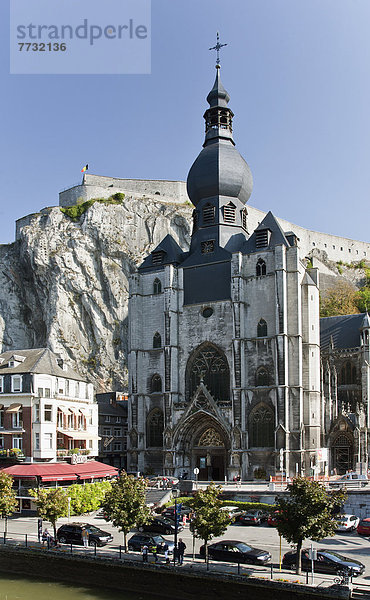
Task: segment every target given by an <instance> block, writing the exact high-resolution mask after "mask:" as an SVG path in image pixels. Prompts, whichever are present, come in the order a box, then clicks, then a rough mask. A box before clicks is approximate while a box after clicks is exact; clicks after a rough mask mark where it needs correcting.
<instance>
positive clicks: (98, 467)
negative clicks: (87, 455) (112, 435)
mask: <svg viewBox="0 0 370 600" xmlns="http://www.w3.org/2000/svg"><path fill="white" fill-rule="evenodd" d="M74 469H75V473H76V475H78V477H79V478H80V479H97V478H99V477H117V476H118V469H116V467H111V466H110V465H105V464H104V463H101V462H98V461H96V460H91V461H89V462H86V463H81V464H79V465H74Z"/></svg>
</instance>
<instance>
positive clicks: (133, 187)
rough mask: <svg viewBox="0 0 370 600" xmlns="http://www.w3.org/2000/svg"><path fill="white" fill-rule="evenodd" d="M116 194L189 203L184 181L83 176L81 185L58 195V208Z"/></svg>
mask: <svg viewBox="0 0 370 600" xmlns="http://www.w3.org/2000/svg"><path fill="white" fill-rule="evenodd" d="M116 192H123V193H125V194H127V195H129V196H140V197H141V198H142V197H143V196H161V200H164V201H166V200H167V201H168V200H170V201H171V202H178V203H180V204H181V203H183V202H186V201H189V198H188V195H187V193H186V183H185V182H184V181H165V180H146V179H118V178H117V177H104V176H101V175H89V174H85V175H84V178H83V181H82V184H81V185H77V186H74V187H72V188H69V189H68V190H64V191H62V192H60V194H59V206H63V207H66V206H73V205H74V204H76V203H77V201H81V200H82V201H85V200H90V199H91V198H108V197H109V196H111V195H112V194H115V193H116Z"/></svg>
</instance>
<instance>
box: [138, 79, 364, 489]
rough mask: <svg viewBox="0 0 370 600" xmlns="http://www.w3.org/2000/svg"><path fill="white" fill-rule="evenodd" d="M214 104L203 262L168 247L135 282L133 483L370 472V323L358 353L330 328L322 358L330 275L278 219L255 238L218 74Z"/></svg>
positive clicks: (198, 189)
mask: <svg viewBox="0 0 370 600" xmlns="http://www.w3.org/2000/svg"><path fill="white" fill-rule="evenodd" d="M207 100H208V103H209V108H208V109H207V110H206V112H205V114H204V118H205V122H206V135H205V142H204V146H203V150H202V151H201V152H200V154H199V156H198V157H197V159H196V160H195V162H194V164H193V166H192V167H191V169H190V172H189V175H188V181H187V192H188V196H189V198H190V200H191V202H192V203H193V205H194V211H193V232H192V238H191V245H190V250H189V251H188V252H184V251H183V250H182V249H181V248H180V247H179V246H178V244H177V243H176V241H175V240H174V239H173V238H172V237H171V236H169V235H168V236H166V237H165V239H164V240H163V241H162V242H161V243H160V244H159V245H158V247H157V248H155V249H154V250H153V251H152V252H151V254H150V255H149V256H148V257H147V258H146V259H145V260H144V262H143V263H142V265H141V266H140V267H139V269H138V270H137V272H136V273H135V274H133V275H132V277H131V282H130V299H129V394H130V395H129V448H128V469H129V470H130V471H140V472H150V471H151V472H156V473H165V474H168V475H181V474H182V473H184V472H186V473H188V474H189V475H191V474H192V473H193V470H194V468H195V467H198V468H199V478H200V479H202V480H203V479H205V480H211V479H213V480H223V479H224V478H225V477H227V478H228V479H230V478H232V477H233V476H234V475H237V474H240V475H241V476H242V478H243V479H246V478H253V477H256V476H260V475H262V476H263V475H266V476H269V475H274V474H275V473H276V472H277V471H279V469H280V467H281V464H282V465H283V469H284V470H286V471H287V472H288V473H289V474H291V475H292V474H295V473H304V474H310V473H311V472H312V469H313V468H314V467H316V470H317V471H324V470H325V469H326V470H327V471H328V469H330V470H332V469H334V468H336V469H337V470H338V472H342V471H345V470H347V469H349V468H354V467H356V465H357V463H361V464H364V463H366V464H367V458H366V457H367V452H368V450H367V422H368V416H369V395H370V394H369V381H370V378H369V331H370V322H369V319H368V317H367V315H354V316H355V317H357V320H356V322H355V321H353V323H352V324H351V325H352V326H353V327H352V328H355V329H356V327H357V330H356V335H357V337H356V336H352V342H355V344H356V345H355V346H354V347H352V348H350V347H348V348H342V347H341V345H343V344H345V343H347V342H348V341H349V337H348V336H347V337H346V336H342V337H341V336H340V335H339V337H338V336H337V338H338V339H337V338H336V334H335V332H334V333H333V334H329V333H328V332H329V330H330V323H328V324H327V326H326V328H325V335H324V337H325V336H326V337H325V344H326V345H325V344H324V347H323V350H322V352H321V350H320V317H319V272H318V270H317V269H315V268H312V265H311V264H310V263H308V261H307V259H306V255H305V253H304V252H303V251H302V249H301V248H300V240H299V237H298V235H297V234H296V233H295V232H294V231H284V230H283V228H282V227H281V225H280V224H279V223H278V221H277V220H276V218H275V217H274V216H273V215H272V214H271V213H268V214H267V215H266V216H265V217H264V218H263V219H262V221H261V222H260V223H259V225H258V226H257V227H255V228H254V229H253V230H251V226H250V222H249V215H248V208H247V206H246V203H247V201H248V199H249V197H250V195H251V192H252V175H251V172H250V169H249V167H248V165H247V163H246V162H245V161H244V159H243V158H242V157H241V155H240V154H239V152H238V151H237V149H236V148H235V144H234V141H233V137H232V118H233V113H232V111H231V110H230V108H229V107H228V102H229V95H228V93H227V92H226V90H225V89H224V87H223V85H222V83H221V79H220V70H219V68H217V71H216V80H215V83H214V86H213V88H212V90H211V91H210V93H209V94H208V97H207ZM359 319H360V321H361V322H359ZM342 325H343V323H341V322H340V320H339V321H338V322H337V324H336V328H337V330H341V329H342ZM347 325H348V323H347ZM349 329H351V326H349ZM328 336H329V338H328ZM328 339H329V341H328ZM336 343H337V344H339V345H337V346H336ZM348 364H350V365H351V366H350V367H348V366H347V365H348ZM343 369H344V371H343ZM346 369H349V371H348V373H349V376H348V377H349V379H348V377H347V376H346V373H347V371H346ZM343 373H344V375H343ZM346 377H347V378H346ZM347 380H348V383H347ZM349 381H351V383H349ZM340 436H342V437H340ZM343 436H344V437H343ZM346 440H347V442H348V444H349V445H348V444H347V446H348V447H347V446H346V448H347V450H343V448H344V447H345V446H343V445H342V446H341V444H344V442H345V441H346ZM340 448H342V450H341V449H340ZM326 449H329V450H326ZM281 457H282V458H281ZM281 460H282V463H281Z"/></svg>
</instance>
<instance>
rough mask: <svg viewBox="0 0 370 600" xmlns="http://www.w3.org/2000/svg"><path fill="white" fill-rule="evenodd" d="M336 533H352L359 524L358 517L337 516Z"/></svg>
mask: <svg viewBox="0 0 370 600" xmlns="http://www.w3.org/2000/svg"><path fill="white" fill-rule="evenodd" d="M335 519H336V521H337V528H336V529H337V531H354V530H355V529H356V527H357V525H358V524H359V522H360V519H359V517H356V516H355V515H337V516H336V517H335Z"/></svg>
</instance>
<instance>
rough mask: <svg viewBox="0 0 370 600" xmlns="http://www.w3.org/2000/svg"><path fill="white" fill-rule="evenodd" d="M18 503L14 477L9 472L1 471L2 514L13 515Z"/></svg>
mask: <svg viewBox="0 0 370 600" xmlns="http://www.w3.org/2000/svg"><path fill="white" fill-rule="evenodd" d="M17 504H18V502H17V499H16V497H15V491H14V490H13V477H12V476H11V475H8V474H7V473H0V514H1V516H2V518H3V519H4V517H5V518H6V517H8V516H9V515H11V514H12V513H13V512H14V511H15V509H16V508H17ZM5 523H6V521H5ZM5 527H6V525H5ZM5 530H6V529H5Z"/></svg>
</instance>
